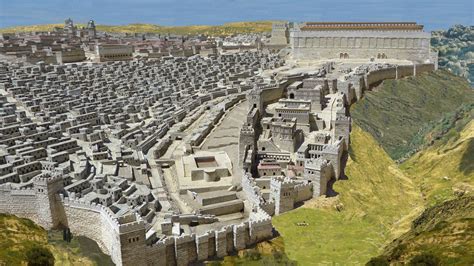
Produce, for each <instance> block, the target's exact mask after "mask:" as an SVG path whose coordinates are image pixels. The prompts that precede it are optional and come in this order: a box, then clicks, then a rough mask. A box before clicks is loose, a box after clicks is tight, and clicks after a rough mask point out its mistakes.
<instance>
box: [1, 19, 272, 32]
mask: <svg viewBox="0 0 474 266" xmlns="http://www.w3.org/2000/svg"><path fill="white" fill-rule="evenodd" d="M273 22H274V21H254V22H232V23H225V24H223V25H215V26H212V25H191V26H160V25H154V24H142V23H136V24H128V25H117V26H110V25H97V26H96V27H97V30H98V31H105V32H116V33H157V34H168V33H169V34H180V35H187V34H189V35H198V34H204V35H232V34H238V33H262V32H270V31H271V30H272V23H273ZM76 25H77V26H79V27H83V26H85V25H84V24H76ZM63 26H64V24H44V25H31V26H17V27H10V28H3V29H0V33H4V32H31V31H52V30H54V28H55V27H61V28H62V27H63Z"/></svg>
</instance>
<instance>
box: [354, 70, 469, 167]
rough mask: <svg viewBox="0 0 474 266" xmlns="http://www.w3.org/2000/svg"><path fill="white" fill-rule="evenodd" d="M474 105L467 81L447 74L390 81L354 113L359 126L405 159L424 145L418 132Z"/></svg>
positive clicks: (370, 94)
mask: <svg viewBox="0 0 474 266" xmlns="http://www.w3.org/2000/svg"><path fill="white" fill-rule="evenodd" d="M473 102H474V91H473V90H472V89H471V88H470V86H469V84H468V83H467V81H466V80H465V79H463V78H460V77H457V76H454V75H453V74H451V73H449V72H447V71H441V70H440V71H436V72H433V73H429V74H425V75H422V76H419V77H416V78H414V77H410V78H406V79H401V80H387V81H384V82H383V84H382V85H381V86H380V87H379V88H377V89H376V90H375V91H372V92H367V93H366V95H365V97H364V98H363V99H362V100H361V101H360V102H358V103H357V104H356V105H355V106H354V107H353V108H352V110H351V115H352V117H353V119H354V121H355V123H356V124H358V125H359V126H360V127H362V128H363V129H364V130H366V131H367V132H369V133H371V134H372V135H373V136H374V137H375V139H376V140H377V141H378V142H379V143H380V144H381V145H382V147H383V148H384V149H385V150H386V151H387V153H388V154H389V155H390V156H391V157H392V158H394V159H400V158H403V157H404V156H405V155H406V154H407V153H409V152H412V151H414V150H416V149H417V148H418V147H419V146H420V145H421V144H422V142H420V139H419V138H416V137H417V133H418V132H419V131H420V130H421V129H422V128H423V127H424V126H425V125H426V124H428V123H430V122H432V121H436V120H439V119H440V118H441V117H442V116H443V114H445V113H447V112H452V111H454V110H456V108H458V107H459V106H460V105H461V104H463V103H473Z"/></svg>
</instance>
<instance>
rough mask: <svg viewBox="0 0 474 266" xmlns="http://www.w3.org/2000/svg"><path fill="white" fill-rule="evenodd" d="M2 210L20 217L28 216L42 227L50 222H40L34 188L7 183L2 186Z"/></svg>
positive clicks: (0, 194)
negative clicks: (7, 184)
mask: <svg viewBox="0 0 474 266" xmlns="http://www.w3.org/2000/svg"><path fill="white" fill-rule="evenodd" d="M0 210H1V211H2V212H4V213H10V214H14V215H16V216H18V217H22V218H28V219H31V220H33V221H35V222H37V223H38V224H39V225H40V226H42V227H46V228H47V227H48V226H50V225H49V224H47V223H46V224H45V223H40V222H39V221H40V219H39V214H38V204H37V195H36V190H34V189H33V188H22V189H14V188H10V187H7V186H5V185H3V186H1V187H0Z"/></svg>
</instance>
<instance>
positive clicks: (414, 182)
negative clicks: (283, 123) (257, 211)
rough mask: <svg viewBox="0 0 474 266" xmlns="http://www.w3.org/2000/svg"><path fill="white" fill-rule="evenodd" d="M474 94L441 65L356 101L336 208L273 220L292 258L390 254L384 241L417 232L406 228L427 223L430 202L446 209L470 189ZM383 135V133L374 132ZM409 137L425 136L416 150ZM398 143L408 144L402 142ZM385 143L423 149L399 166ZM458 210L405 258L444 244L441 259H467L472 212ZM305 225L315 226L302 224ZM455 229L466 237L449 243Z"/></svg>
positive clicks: (347, 260)
mask: <svg viewBox="0 0 474 266" xmlns="http://www.w3.org/2000/svg"><path fill="white" fill-rule="evenodd" d="M384 90H385V91H384ZM415 90H419V91H415ZM447 90H449V91H447ZM403 92H406V93H403ZM446 98H448V99H446ZM423 99H424V100H423ZM472 99H473V98H472V91H471V90H470V89H469V85H467V82H465V81H464V80H462V79H460V78H458V77H456V76H454V75H452V74H450V73H448V72H445V71H438V72H435V73H431V74H428V75H423V76H420V77H415V78H409V79H404V80H399V81H386V82H384V83H383V85H382V86H380V87H379V88H378V89H377V90H376V91H374V92H369V93H368V95H367V97H366V98H364V99H363V100H361V101H360V102H358V103H356V104H355V106H354V107H353V108H352V116H353V119H354V128H353V131H352V132H351V146H350V158H349V161H348V164H347V168H346V174H347V176H348V180H339V181H337V182H336V183H335V184H334V189H335V191H337V192H338V193H339V195H338V198H337V199H336V200H334V199H333V202H334V203H333V208H325V209H314V208H310V207H312V206H318V205H321V204H314V203H312V202H309V203H307V204H305V206H303V208H299V209H296V210H294V211H291V212H288V213H286V214H283V215H280V216H277V217H275V219H274V225H275V227H276V228H277V230H278V232H280V234H281V235H282V238H283V241H284V243H285V252H286V254H287V256H288V257H289V258H290V259H292V260H297V261H298V262H300V264H301V265H306V264H332V263H336V264H337V263H339V264H341V265H343V264H364V263H365V262H367V261H368V260H369V259H370V258H371V257H373V256H377V255H378V254H382V253H383V252H384V250H389V247H387V248H385V246H386V245H388V244H390V243H391V242H392V241H393V239H396V238H398V237H401V236H402V235H403V234H404V233H405V235H403V236H406V234H410V233H407V231H408V232H411V231H409V230H410V228H411V227H412V221H414V220H415V221H424V220H426V218H423V217H426V214H423V215H421V216H420V214H421V213H422V212H423V210H424V209H425V208H430V207H431V206H438V208H443V207H439V206H440V205H439V204H443V202H445V201H446V200H450V199H456V198H457V197H458V196H460V195H466V194H470V193H472V191H473V187H474V169H473V165H474V158H473V156H474V150H473V149H474V145H473V142H474V122H470V121H472V113H473V112H472V105H471V104H469V103H470V102H471V103H472ZM463 102H464V103H465V104H464V105H461V106H460V103H463ZM436 106H439V107H436ZM402 110H403V112H402ZM390 111H392V112H393V113H391V112H390ZM397 112H398V113H402V115H397ZM359 125H360V126H361V127H365V128H366V130H367V131H365V130H363V129H361V127H359ZM403 125H407V126H403ZM380 131H381V132H383V133H382V134H380V135H377V134H374V133H372V132H380ZM369 132H371V133H372V134H371V133H369ZM397 134H400V136H398V135H397ZM410 137H411V138H414V137H417V138H418V143H416V142H415V143H416V146H409V145H406V143H403V138H407V139H410ZM396 141H399V142H398V143H399V144H398V145H400V146H401V147H398V146H397V145H395V143H396ZM404 145H405V146H404ZM386 147H389V148H391V149H392V151H393V150H395V151H396V149H397V148H405V149H406V148H407V147H411V148H412V149H419V151H418V152H417V153H415V154H414V155H412V156H411V157H410V158H409V159H408V160H406V161H405V162H404V163H403V164H401V165H398V164H396V163H395V162H394V161H393V159H391V158H390V156H389V153H390V149H389V148H386ZM384 149H385V150H387V151H389V152H388V153H387V152H385V151H384ZM321 200H322V199H317V200H313V201H315V202H317V201H321ZM334 207H337V208H334ZM453 213H456V214H455V215H456V217H460V218H459V219H458V220H456V219H457V218H456V219H455V220H453V221H452V222H449V225H447V227H446V230H445V231H442V232H441V233H443V234H445V236H444V238H440V239H439V240H438V239H437V238H438V237H441V235H440V234H441V233H440V232H437V233H433V232H432V233H433V235H432V238H426V239H423V240H421V239H420V241H421V242H420V243H423V245H421V244H420V245H421V246H412V245H408V246H406V249H405V250H404V251H403V252H404V254H405V255H404V257H400V258H399V259H400V261H405V262H407V261H409V260H411V259H413V257H415V256H416V255H420V256H421V255H425V252H434V253H435V254H444V253H437V252H436V251H437V250H441V249H446V250H447V251H446V252H448V253H449V252H451V251H452V252H454V253H453V255H452V256H451V257H449V259H446V260H441V261H442V262H445V261H451V259H453V260H452V261H469V260H470V257H466V256H463V255H462V254H461V253H455V252H461V251H462V248H460V246H462V245H471V243H472V242H471V240H470V238H468V237H467V236H468V235H469V232H471V231H472V228H473V227H474V224H473V223H472V219H470V220H469V219H468V220H463V219H464V218H463V217H465V216H463V215H464V214H465V212H464V211H462V210H461V209H457V208H454V209H453ZM417 217H418V218H417ZM441 220H442V219H441ZM461 220H462V222H459V221H461ZM301 221H305V222H307V223H309V226H307V227H299V226H296V223H297V222H301ZM457 225H459V226H460V227H456V226H457ZM463 228H464V229H463ZM425 229H426V230H428V229H427V227H419V230H421V231H424V230H425ZM456 229H458V231H455V230H456ZM449 230H451V231H449ZM459 230H460V231H459ZM469 230H471V231H469ZM456 232H457V233H460V234H461V236H460V237H459V238H457V242H456V241H455V242H453V243H450V242H449V241H447V240H449V236H450V234H455V233H456ZM427 234H428V235H429V234H430V232H429V231H427ZM454 237H457V236H454ZM423 241H424V242H423ZM471 250H472V248H471ZM395 251H396V249H395ZM385 252H386V253H387V252H389V251H385ZM374 254H377V255H374ZM456 254H457V255H456Z"/></svg>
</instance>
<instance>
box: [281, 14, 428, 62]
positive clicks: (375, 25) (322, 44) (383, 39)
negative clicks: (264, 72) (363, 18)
mask: <svg viewBox="0 0 474 266" xmlns="http://www.w3.org/2000/svg"><path fill="white" fill-rule="evenodd" d="M289 33H290V46H291V50H292V54H293V57H294V58H295V59H300V60H301V59H335V58H337V59H348V58H350V59H353V58H355V59H358V58H361V59H362V58H374V59H386V58H387V59H404V60H410V61H416V62H418V63H427V61H430V58H433V55H431V53H432V52H431V50H430V37H431V35H430V33H429V32H424V31H423V25H419V24H417V23H415V22H305V23H300V24H294V27H293V28H292V29H290V32H289Z"/></svg>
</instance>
